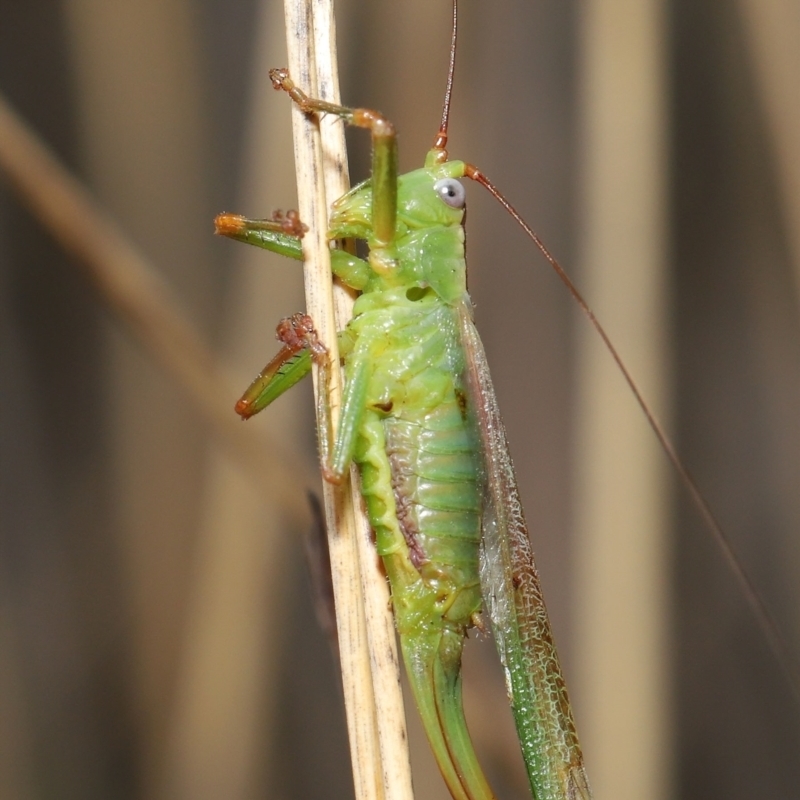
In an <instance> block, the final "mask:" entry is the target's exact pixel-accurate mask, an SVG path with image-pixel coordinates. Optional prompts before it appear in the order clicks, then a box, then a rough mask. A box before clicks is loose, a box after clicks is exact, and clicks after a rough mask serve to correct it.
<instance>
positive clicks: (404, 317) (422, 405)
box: [355, 304, 482, 631]
mask: <svg viewBox="0 0 800 800" xmlns="http://www.w3.org/2000/svg"><path fill="white" fill-rule="evenodd" d="M382 311H383V313H380V312H377V313H375V312H373V313H370V314H366V315H364V317H362V318H361V319H360V320H359V321H358V323H357V326H358V331H357V333H358V336H359V337H360V338H361V340H362V342H366V341H374V343H375V344H374V353H375V357H374V362H373V368H372V370H371V371H372V375H371V379H370V389H369V392H368V397H367V409H366V413H365V416H364V421H363V423H362V426H361V430H360V434H361V436H360V445H359V446H358V448H357V452H356V455H355V460H356V461H357V462H358V463H359V465H360V467H361V473H362V484H363V485H362V492H363V494H364V498H365V500H366V501H367V508H368V512H369V516H370V521H371V523H372V526H373V528H374V530H375V534H376V539H377V545H378V551H379V552H380V553H381V555H382V556H384V562H385V563H386V567H387V571H388V572H389V577H390V578H391V580H392V587H393V594H394V595H395V604H396V610H397V611H398V625H399V626H400V627H401V628H402V625H403V621H402V616H403V613H402V609H400V608H398V607H397V603H398V601H399V600H400V598H399V597H398V595H402V594H403V591H404V589H408V592H409V593H410V596H409V598H407V599H408V600H409V603H410V607H409V609H408V610H409V612H410V614H411V616H412V617H416V616H417V615H418V614H419V615H421V616H422V617H427V616H428V615H430V616H431V617H436V618H439V619H442V620H444V621H445V622H449V623H451V624H452V625H453V626H454V627H456V628H458V629H461V630H462V631H463V629H465V628H466V627H468V626H469V625H470V624H471V618H472V616H473V614H474V613H475V612H477V611H479V610H480V607H481V597H480V584H479V574H478V551H479V546H480V536H481V529H480V512H481V497H482V493H481V489H480V472H479V465H478V458H479V455H478V437H477V436H476V433H475V431H474V428H473V424H472V422H471V419H470V417H469V414H468V410H467V408H466V401H465V395H464V393H463V390H462V386H463V379H462V373H463V356H462V353H461V348H460V341H459V340H458V331H457V328H456V325H455V323H454V317H453V312H452V310H451V309H450V308H449V307H447V306H444V305H441V304H436V305H435V306H434V307H431V306H430V305H429V306H428V307H427V309H425V308H420V307H419V306H411V305H409V306H405V307H404V308H402V309H401V310H400V313H398V311H397V309H396V308H395V309H392V312H391V316H389V314H388V313H386V310H385V309H384V310H382ZM362 337H363V338H362ZM413 597H416V598H417V600H414V599H412V598H413ZM423 597H424V598H425V599H424V600H423ZM400 602H401V603H402V602H403V601H402V600H400Z"/></svg>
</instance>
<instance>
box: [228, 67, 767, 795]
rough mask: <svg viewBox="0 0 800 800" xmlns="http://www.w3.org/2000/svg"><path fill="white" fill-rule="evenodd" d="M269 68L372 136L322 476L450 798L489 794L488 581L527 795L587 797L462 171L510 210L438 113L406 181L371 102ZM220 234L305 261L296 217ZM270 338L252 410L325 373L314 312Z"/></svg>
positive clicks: (245, 412)
mask: <svg viewBox="0 0 800 800" xmlns="http://www.w3.org/2000/svg"><path fill="white" fill-rule="evenodd" d="M451 73H452V65H451ZM273 80H274V82H275V85H276V88H278V89H282V90H284V91H287V92H288V93H289V94H290V96H291V97H292V99H293V100H294V102H295V103H297V104H298V105H299V106H300V108H301V109H302V110H304V111H306V112H308V113H320V112H321V113H330V114H335V115H338V116H340V117H342V118H343V119H344V120H345V121H346V122H347V123H349V124H351V125H355V126H357V127H364V128H367V129H369V130H370V131H371V132H372V137H373V174H372V179H371V180H370V181H367V182H365V183H363V184H361V185H360V186H357V187H356V188H355V189H353V190H351V191H350V192H349V193H348V194H346V195H345V196H344V197H342V198H340V199H339V200H338V201H337V202H336V203H335V204H334V206H333V212H332V216H331V220H330V228H329V232H328V235H329V238H330V239H332V240H333V239H340V238H348V237H352V238H359V239H363V240H365V241H366V242H367V243H368V245H369V247H370V253H369V258H368V259H367V260H364V259H359V258H356V257H355V256H352V255H350V254H348V253H345V252H344V251H341V250H334V251H333V253H332V256H333V258H332V262H333V270H334V273H335V275H336V276H337V277H338V278H339V280H340V281H341V282H342V283H344V284H345V285H347V286H349V287H351V288H352V289H355V290H357V291H360V292H361V293H362V294H361V296H360V298H359V300H358V301H357V303H356V308H355V317H354V320H353V321H352V322H351V323H350V324H349V325H348V326H347V327H346V329H345V330H344V331H342V332H341V333H340V341H339V344H340V351H341V354H342V357H343V362H344V369H345V377H346V389H345V400H344V406H343V411H342V418H341V420H340V427H339V433H338V435H337V437H336V440H335V441H330V438H331V437H330V436H329V435H327V431H328V429H329V428H330V426H329V425H324V426H323V430H322V431H321V441H322V443H323V447H322V451H323V452H322V456H323V468H324V471H325V477H326V478H327V479H328V480H331V481H338V480H340V479H341V477H342V476H343V474H344V473H345V471H346V470H347V468H348V467H349V464H350V463H351V461H353V462H355V463H356V464H357V465H358V466H359V467H360V470H361V473H362V480H363V484H364V490H363V491H364V497H365V501H366V504H367V507H368V510H369V515H370V521H371V523H372V526H373V529H374V530H375V533H376V539H377V545H378V549H379V552H380V554H381V556H382V557H383V559H384V564H385V566H386V571H387V574H388V575H389V578H390V582H391V584H392V594H393V603H394V608H395V612H396V617H397V626H398V630H399V633H400V639H401V645H402V649H403V653H404V657H405V660H406V664H407V667H408V669H409V674H410V678H411V683H412V686H413V688H414V692H415V696H416V700H417V703H418V706H419V708H420V712H421V714H422V717H423V720H424V722H425V726H426V730H427V732H428V736H429V738H430V740H431V744H432V746H433V749H434V751H435V754H436V757H437V760H438V762H439V765H440V768H441V770H442V773H443V775H444V777H445V780H446V781H447V783H448V786H449V788H450V790H451V792H452V794H453V796H454V797H456V798H483V797H492V796H493V795H492V794H491V790H490V789H489V787H488V784H487V782H486V780H485V778H484V777H483V774H482V772H481V770H480V767H479V766H478V764H477V761H476V759H475V755H474V752H473V750H472V746H471V744H470V741H469V736H468V734H467V732H466V726H465V722H464V717H463V711H462V709H461V698H460V657H461V648H462V645H463V638H464V636H465V633H466V631H467V630H468V628H469V627H470V626H471V625H473V624H475V623H476V621H477V616H476V615H477V614H478V612H479V611H480V609H481V592H480V591H479V583H480V585H481V587H482V594H483V602H484V603H485V604H486V607H487V610H488V611H489V615H490V617H491V619H492V622H493V628H494V630H495V634H496V637H497V638H498V646H499V649H500V652H501V659H502V660H503V663H504V666H505V668H506V671H507V676H508V679H509V687H510V696H511V701H512V706H513V707H514V712H515V720H516V723H517V727H518V732H519V736H520V742H521V745H522V749H523V755H524V758H525V762H526V765H527V767H528V772H529V777H530V780H531V788H532V791H533V793H534V796H535V797H536V798H538V799H539V800H543V798H553V800H564V798H573V797H574V798H580V797H584V798H585V797H590V796H591V793H590V790H589V787H588V782H587V780H586V775H585V772H584V769H583V765H582V758H581V754H580V748H579V746H578V743H577V738H576V736H575V730H574V724H573V721H572V717H571V712H570V710H569V704H568V701H567V695H566V690H565V688H564V685H563V680H562V678H561V674H560V669H559V667H558V661H557V657H556V654H555V650H554V648H553V644H552V638H551V636H550V632H549V624H548V623H547V617H546V612H545V610H544V605H543V603H542V599H541V593H540V591H539V586H538V578H537V576H536V570H535V566H534V565H533V560H532V556H531V554H530V545H529V541H528V538H527V532H526V530H525V525H524V520H523V519H522V513H521V507H520V504H519V498H518V494H517V489H516V481H515V478H514V475H513V468H512V466H511V462H510V459H509V456H508V447H507V443H506V441H505V433H504V430H503V426H502V422H501V421H500V417H499V414H498V411H497V404H496V400H495V397H494V391H493V389H492V386H491V381H490V379H489V373H488V367H487V366H486V359H485V356H484V354H483V349H482V346H481V344H480V340H479V338H478V335H477V333H476V331H475V328H474V326H473V324H472V318H471V309H470V302H469V298H468V295H467V294H466V278H465V262H464V253H463V228H462V227H461V224H462V219H463V207H464V198H463V187H462V186H461V184H460V183H459V182H458V179H460V178H464V177H468V178H470V179H473V180H476V181H478V182H480V183H482V184H483V185H484V186H487V187H488V188H489V189H490V191H492V193H493V194H495V196H496V197H497V198H498V199H500V200H501V202H502V203H503V204H504V205H506V207H507V209H508V210H510V211H511V213H512V214H513V215H514V216H515V217H516V216H517V215H516V213H515V212H514V211H513V209H511V208H510V206H508V204H507V203H505V201H504V200H502V198H500V197H499V195H498V194H497V193H496V192H495V190H494V189H493V187H491V184H489V182H488V181H487V180H486V179H485V177H484V176H483V175H482V174H481V173H480V172H479V171H478V170H477V169H476V168H474V167H472V166H470V165H468V164H465V163H463V162H459V161H450V160H449V159H448V156H447V151H446V122H443V124H442V128H441V129H440V131H439V134H438V136H437V139H436V143H435V145H434V147H433V149H432V150H431V151H430V152H429V153H428V157H427V159H426V163H425V166H424V168H423V169H421V170H417V171H415V172H412V173H409V174H407V175H403V176H398V175H397V168H396V142H395V137H394V129H393V127H392V126H391V124H390V123H388V121H387V120H385V119H384V118H383V117H382V116H381V115H380V114H377V113H376V112H372V111H367V110H364V109H347V108H343V107H339V106H333V105H330V104H328V103H324V102H321V101H318V100H315V99H310V98H308V97H306V96H305V95H304V94H303V92H302V91H301V90H300V89H299V88H298V87H296V86H295V85H294V83H293V82H292V81H291V78H290V77H289V76H288V75H287V74H286V73H285V72H283V71H275V72H274V73H273ZM445 119H446V114H445ZM517 219H518V217H517ZM518 221H519V219H518ZM523 227H525V228H526V230H528V232H529V234H530V235H531V236H532V238H534V240H535V241H536V243H537V244H538V245H539V246H540V247H541V243H540V242H539V241H538V239H536V237H535V235H533V234H532V233H531V232H530V230H529V229H528V228H527V226H524V224H523ZM218 232H220V233H222V234H224V235H228V236H231V237H233V238H237V239H239V240H242V241H246V242H248V243H251V244H257V245H259V246H262V247H265V248H267V249H270V250H273V251H275V252H279V253H281V254H283V255H287V256H289V257H292V258H295V259H300V258H301V257H302V256H301V248H300V239H301V237H302V234H303V230H302V225H301V224H300V221H299V220H298V219H297V217H296V216H295V215H291V214H289V215H287V216H286V217H285V218H284V217H278V218H273V219H272V220H246V219H244V218H242V217H238V216H234V215H222V216H221V217H219V218H218ZM542 250H543V251H544V252H545V255H546V256H547V258H548V259H549V260H550V261H551V264H552V265H553V266H554V267H555V268H556V270H557V271H558V272H559V274H560V275H561V276H562V278H563V279H564V280H565V281H566V282H567V284H568V286H569V287H570V290H571V291H572V292H573V294H574V295H575V296H576V298H577V299H578V301H579V303H581V305H583V306H584V308H585V304H584V303H583V301H582V300H581V298H580V296H579V295H577V293H576V292H575V291H574V288H573V287H572V286H571V284H570V283H569V280H568V279H567V278H566V277H565V276H564V275H563V272H562V271H561V270H560V267H559V266H558V265H557V263H556V262H555V261H554V260H553V259H552V258H551V257H550V255H549V254H548V253H547V251H546V250H544V248H543V247H542ZM590 317H591V314H590ZM592 319H593V317H592ZM593 322H595V323H596V321H595V320H594V319H593ZM597 327H598V330H599V331H600V334H601V336H603V338H604V339H606V337H605V334H604V333H603V331H602V329H600V328H599V326H597ZM278 333H279V338H280V339H281V341H282V343H283V348H282V349H281V351H280V352H279V353H278V355H277V356H276V357H275V358H274V359H273V360H272V361H271V362H270V363H269V364H268V365H267V367H266V368H265V370H264V371H263V372H262V373H261V375H260V376H259V377H258V378H257V379H256V380H255V381H254V382H253V384H252V385H251V387H250V388H249V389H248V391H247V392H246V393H245V395H244V396H243V398H242V399H241V400H240V401H239V404H238V405H237V411H238V412H239V413H240V414H241V415H242V416H244V417H249V416H251V415H252V414H254V413H257V412H258V411H260V410H262V409H263V408H264V407H266V406H267V405H268V404H269V403H270V402H272V400H273V399H275V398H276V397H277V396H279V395H280V394H282V393H283V392H284V391H286V390H287V389H288V388H290V387H291V386H293V385H294V383H296V382H298V381H299V380H300V379H301V378H302V377H304V376H305V375H306V374H308V372H309V371H310V369H311V364H312V361H313V362H316V363H317V364H318V365H319V366H320V368H321V370H322V373H323V375H324V373H325V371H326V369H327V367H328V364H327V353H326V351H325V349H324V348H323V347H322V346H321V345H320V344H319V342H318V341H317V339H316V334H315V331H314V324H313V320H310V319H309V318H308V317H305V316H303V315H297V316H295V317H293V318H291V319H289V320H285V321H284V322H283V323H282V324H281V325H280V326H279V329H278ZM606 343H608V342H607V339H606ZM613 352H614V351H613V348H612V353H613ZM614 356H615V358H616V354H614ZM620 366H621V368H622V371H623V373H624V374H625V377H626V378H627V379H628V381H629V383H631V386H632V388H633V390H634V393H635V394H636V395H637V399H639V400H640V401H641V397H640V395H639V393H638V390H637V389H636V387H635V385H633V383H632V381H631V379H630V376H629V375H628V373H627V370H626V369H625V368H624V367H622V365H621V364H620ZM328 413H329V412H328ZM645 413H646V414H647V415H648V419H649V420H650V422H651V424H653V425H654V427H655V429H656V433H657V435H658V436H659V438H660V439H661V441H662V444H665V439H664V436H663V433H661V431H660V429H659V428H658V425H657V423H655V421H654V420H653V418H652V415H650V413H649V412H648V411H647V410H646V409H645ZM665 446H666V449H667V450H668V453H669V455H670V457H671V458H673V460H674V454H673V452H672V449H671V447H670V446H669V445H668V444H665ZM678 469H679V470H681V469H682V467H680V466H678ZM711 526H712V529H713V528H714V523H712V525H711ZM481 536H482V540H481V539H480V537H481ZM479 553H480V554H481V560H482V567H481V570H480V579H479V574H478V558H479ZM751 599H753V598H752V597H751ZM767 627H769V626H767Z"/></svg>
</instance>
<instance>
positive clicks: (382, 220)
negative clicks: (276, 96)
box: [269, 69, 397, 261]
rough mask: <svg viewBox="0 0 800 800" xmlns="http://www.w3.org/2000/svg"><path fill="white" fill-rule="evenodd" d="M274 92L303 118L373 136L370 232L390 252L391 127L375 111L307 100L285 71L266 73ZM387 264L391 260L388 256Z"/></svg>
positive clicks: (393, 200) (393, 203) (393, 213)
mask: <svg viewBox="0 0 800 800" xmlns="http://www.w3.org/2000/svg"><path fill="white" fill-rule="evenodd" d="M269 76H270V79H271V80H272V85H273V86H274V87H275V89H279V90H283V91H284V92H286V93H287V94H288V95H289V97H291V98H292V100H293V101H294V102H295V103H296V104H297V107H298V108H299V109H300V110H301V111H303V112H304V113H306V114H314V113H316V114H335V115H336V116H337V117H341V118H342V119H343V120H344V121H345V122H346V123H347V124H348V125H354V126H355V127H357V128H366V129H368V130H369V131H370V133H371V134H372V230H373V234H374V237H375V245H377V247H378V248H389V247H391V245H392V243H393V242H394V233H395V221H396V218H397V135H396V133H395V129H394V125H392V123H391V122H389V120H387V119H386V118H385V117H384V116H383V115H382V114H380V113H379V112H377V111H372V110H370V109H368V108H347V107H346V106H340V105H336V104H335V103H329V102H327V101H326V100H318V99H316V98H313V97H309V96H308V95H307V94H305V92H303V91H302V90H301V89H299V88H298V87H297V86H296V85H295V83H294V81H293V80H292V79H291V78H290V77H289V72H288V70H286V69H272V70H270V72H269ZM384 260H386V261H390V260H391V254H389V256H388V258H386V259H384Z"/></svg>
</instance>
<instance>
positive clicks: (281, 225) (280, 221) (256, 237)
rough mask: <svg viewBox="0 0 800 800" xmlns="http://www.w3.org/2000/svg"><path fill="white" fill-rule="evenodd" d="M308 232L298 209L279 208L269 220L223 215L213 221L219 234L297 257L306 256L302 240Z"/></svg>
mask: <svg viewBox="0 0 800 800" xmlns="http://www.w3.org/2000/svg"><path fill="white" fill-rule="evenodd" d="M307 231H308V228H307V227H306V226H305V225H303V223H302V222H301V221H300V217H299V215H298V213H297V212H296V211H287V212H286V213H283V212H282V211H276V212H275V213H274V214H273V215H272V217H271V218H270V219H248V218H247V217H243V216H241V215H239V214H220V215H219V216H217V218H216V219H215V220H214V232H215V233H216V234H217V235H219V236H227V237H228V238H229V239H236V240H237V241H239V242H244V243H245V244H253V245H256V246H257V247H263V248H264V249H265V250H271V251H272V252H273V253H278V254H279V255H283V256H289V258H294V259H296V260H302V258H303V251H302V246H301V243H300V240H301V239H302V238H303V236H304V234H305V233H306V232H307Z"/></svg>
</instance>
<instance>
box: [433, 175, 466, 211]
mask: <svg viewBox="0 0 800 800" xmlns="http://www.w3.org/2000/svg"><path fill="white" fill-rule="evenodd" d="M433 191H434V192H436V194H438V195H439V197H441V198H442V201H443V202H445V203H447V205H448V206H450V207H451V208H464V203H466V201H467V193H466V191H465V189H464V187H463V186H462V185H461V181H457V180H456V179H455V178H441V179H440V180H438V181H436V183H434V184H433Z"/></svg>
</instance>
